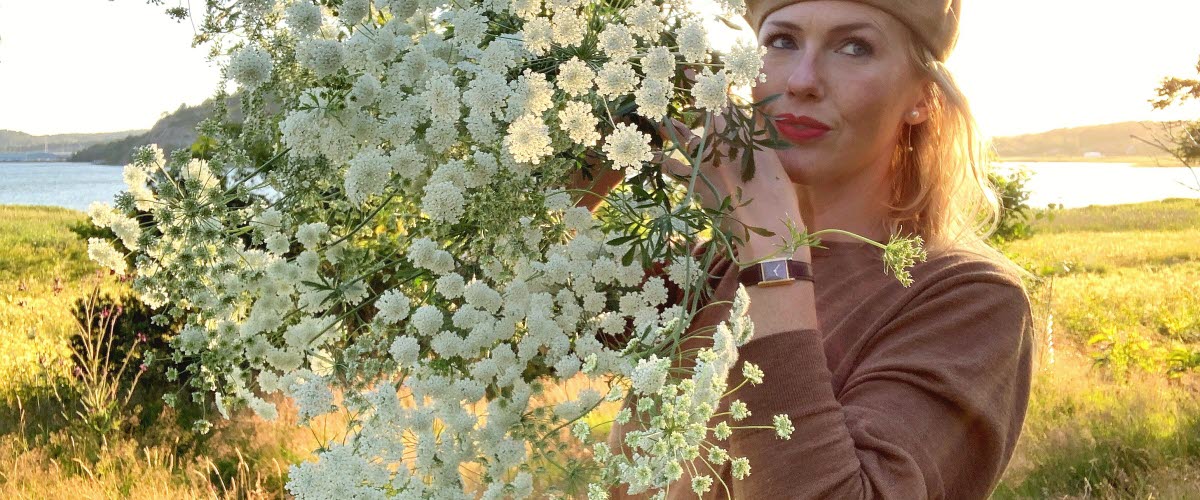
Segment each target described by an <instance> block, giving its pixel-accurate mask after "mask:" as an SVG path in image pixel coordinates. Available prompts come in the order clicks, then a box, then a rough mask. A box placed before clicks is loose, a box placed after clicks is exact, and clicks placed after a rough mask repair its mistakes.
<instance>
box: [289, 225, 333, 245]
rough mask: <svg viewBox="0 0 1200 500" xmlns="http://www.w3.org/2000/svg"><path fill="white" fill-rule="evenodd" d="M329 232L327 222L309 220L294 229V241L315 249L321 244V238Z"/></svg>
mask: <svg viewBox="0 0 1200 500" xmlns="http://www.w3.org/2000/svg"><path fill="white" fill-rule="evenodd" d="M328 234H329V224H326V223H324V222H311V223H308V224H303V225H301V226H300V229H298V230H296V241H299V242H300V244H301V245H304V248H307V249H309V250H316V249H317V248H318V247H319V246H320V245H321V240H323V239H324V238H325V236H326V235H328Z"/></svg>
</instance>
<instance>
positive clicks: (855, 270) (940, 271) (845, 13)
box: [610, 0, 1033, 499]
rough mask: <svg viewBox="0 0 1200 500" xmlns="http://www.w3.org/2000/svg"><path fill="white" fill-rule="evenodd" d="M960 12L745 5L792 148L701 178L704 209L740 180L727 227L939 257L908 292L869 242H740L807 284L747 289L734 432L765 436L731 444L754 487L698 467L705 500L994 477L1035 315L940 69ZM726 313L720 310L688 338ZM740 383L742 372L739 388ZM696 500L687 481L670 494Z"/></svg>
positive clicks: (1021, 393)
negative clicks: (757, 378)
mask: <svg viewBox="0 0 1200 500" xmlns="http://www.w3.org/2000/svg"><path fill="white" fill-rule="evenodd" d="M958 12H959V1H958V0H811V1H810V0H750V1H749V2H748V11H747V14H746V17H747V20H748V21H749V23H750V25H751V26H752V27H753V28H754V30H755V33H756V34H757V36H758V41H759V42H760V43H761V44H762V45H763V47H765V48H766V55H765V56H764V58H763V61H764V69H763V73H764V74H765V75H766V81H765V82H764V83H759V84H758V85H757V86H756V87H755V88H754V89H753V93H754V97H755V99H756V100H759V99H762V98H765V97H767V96H770V95H774V94H781V97H780V98H778V99H776V100H774V101H772V102H771V103H770V104H769V107H768V109H767V111H768V114H769V115H771V116H772V117H774V119H775V125H776V126H777V127H778V129H779V131H780V133H781V136H782V137H783V138H785V139H787V140H788V141H789V142H790V143H791V144H792V147H791V148H789V149H784V150H777V151H776V150H766V151H761V152H758V153H756V158H755V160H756V165H757V169H758V170H757V172H758V173H757V174H756V175H755V177H754V178H753V179H752V180H750V181H748V182H744V183H743V182H740V181H739V180H738V174H739V172H737V171H736V170H735V169H731V168H712V167H710V166H705V167H703V168H704V171H705V173H706V175H708V176H709V177H710V178H712V179H715V183H716V185H717V186H718V187H719V188H720V190H721V191H722V192H721V193H718V194H717V196H709V197H707V198H706V199H705V203H713V200H715V199H716V198H718V197H720V195H723V194H728V193H731V192H733V191H734V190H735V189H736V187H738V186H740V187H741V189H742V190H743V193H744V196H745V197H747V198H751V199H753V200H754V201H753V203H751V204H749V205H748V206H746V207H744V208H742V209H739V210H738V211H737V213H736V214H735V216H736V217H737V218H738V219H739V220H741V221H742V222H744V223H746V224H748V225H750V226H758V227H765V228H768V229H770V230H772V231H774V232H775V233H777V234H788V231H787V226H786V221H788V220H790V221H793V222H795V223H797V224H799V225H800V226H801V227H802V228H807V229H808V230H809V231H810V232H815V231H817V230H821V229H827V228H835V229H843V230H847V231H851V232H854V233H857V234H859V235H863V236H866V237H868V238H870V239H872V240H875V241H877V242H881V243H883V242H886V241H887V240H888V239H889V237H890V236H891V235H893V234H915V235H919V236H921V237H922V238H923V239H924V240H925V242H926V249H927V250H928V252H929V258H928V260H927V261H926V262H924V263H921V264H918V265H916V266H915V267H914V268H912V269H911V273H912V278H913V284H912V285H911V286H910V287H907V288H906V287H903V286H902V285H901V284H900V283H898V282H897V280H896V279H895V278H894V277H892V276H888V275H886V274H885V273H884V272H882V270H883V268H884V266H883V264H882V263H881V262H880V259H881V257H882V251H881V250H880V249H879V248H878V247H876V246H874V245H871V244H869V243H863V242H860V241H855V240H853V239H849V238H828V239H825V241H823V245H824V246H825V247H827V248H825V249H821V248H812V249H810V248H807V247H801V248H800V249H799V250H798V251H796V252H795V253H793V254H789V255H782V256H781V255H778V251H779V249H778V248H777V247H776V243H777V240H778V238H766V237H761V236H757V235H751V237H750V239H749V240H748V241H747V242H745V244H743V245H741V247H740V248H739V249H738V259H739V260H740V261H742V262H743V263H746V262H752V261H754V260H756V259H761V258H763V257H767V256H774V257H783V258H787V259H790V260H793V261H797V262H802V263H810V264H811V269H812V273H813V275H814V276H813V278H812V280H811V281H807V280H804V279H800V280H790V281H786V282H785V286H771V287H762V286H756V285H752V286H748V287H747V291H748V293H749V295H750V297H751V307H750V311H749V315H750V317H751V319H752V320H753V322H754V323H755V327H756V328H755V332H756V333H755V337H754V339H753V340H752V341H750V342H749V343H748V344H746V345H745V346H744V347H743V348H742V351H741V358H740V359H741V360H743V361H750V362H754V363H756V364H758V365H759V366H760V367H761V368H762V369H763V371H765V373H766V382H765V383H763V384H761V385H758V386H750V385H747V386H746V387H743V388H742V389H741V390H739V391H738V392H737V393H735V394H734V396H733V397H735V398H737V399H741V400H742V401H744V402H745V403H747V405H748V406H749V408H750V410H751V411H752V416H751V417H750V418H749V419H747V420H744V421H742V422H738V425H750V426H753V425H762V426H766V427H767V428H768V429H763V430H750V431H746V430H742V431H739V432H736V433H735V434H734V436H733V437H731V438H730V440H729V442H728V443H724V444H726V445H727V447H728V449H729V450H730V452H731V453H732V454H733V455H734V456H746V457H749V458H750V464H751V467H752V471H751V475H750V476H749V477H747V478H746V479H744V480H734V479H733V478H732V477H731V474H730V472H729V468H728V465H729V464H728V462H726V463H725V464H723V465H722V466H719V468H718V469H717V470H716V471H715V472H716V474H713V472H711V471H709V470H708V469H707V468H706V467H705V466H703V465H698V467H699V469H698V470H696V471H695V473H696V474H710V475H714V476H715V477H714V479H715V481H714V484H713V487H712V489H711V490H709V492H708V493H707V494H706V495H705V496H706V497H709V498H724V497H725V496H726V495H727V493H726V489H725V487H726V486H727V487H728V492H729V493H728V494H729V495H731V496H733V497H734V498H739V499H780V498H837V499H843V498H903V499H916V498H951V499H973V498H986V497H987V496H988V495H989V494H990V492H991V491H992V489H993V488H994V487H995V486H996V484H997V483H998V481H999V478H1000V476H1001V473H1002V472H1003V471H1004V468H1005V466H1006V465H1007V463H1008V461H1009V459H1010V457H1011V456H1012V453H1013V448H1014V446H1015V444H1016V442H1017V437H1018V435H1019V434H1020V430H1021V425H1022V422H1023V420H1024V416H1025V410H1026V405H1027V402H1028V398H1029V383H1030V376H1031V362H1032V361H1031V360H1032V349H1033V345H1032V340H1031V331H1030V325H1031V313H1030V309H1029V301H1028V298H1027V296H1026V293H1025V291H1024V289H1023V287H1022V284H1021V281H1020V275H1019V272H1018V271H1016V270H1014V266H1012V265H1011V263H1009V262H1007V261H1006V260H1005V259H1004V258H1003V257H1002V256H1000V255H998V254H997V253H996V252H994V251H990V250H989V249H988V248H987V246H986V245H985V244H984V243H983V235H985V234H987V232H988V231H989V230H990V229H991V227H993V221H994V219H995V217H996V212H997V202H996V197H995V196H994V194H992V193H991V191H990V189H991V188H990V186H989V184H988V182H987V176H986V172H985V171H984V163H983V162H982V161H981V158H980V155H981V150H980V146H979V145H978V144H977V143H976V140H977V132H976V130H975V127H974V122H973V119H972V117H971V114H970V111H969V109H968V107H967V104H966V101H965V99H964V97H963V96H962V94H961V92H960V91H959V89H958V88H957V86H955V84H954V82H953V80H952V78H951V76H950V74H949V73H948V72H947V70H946V68H945V66H943V64H942V63H943V62H944V61H945V59H946V57H947V56H948V55H949V53H950V51H951V49H952V48H953V45H954V42H955V39H956V37H957V29H958V19H957V14H958ZM680 132H685V130H682V129H681V130H680ZM676 167H679V165H676ZM797 269H798V268H797ZM742 271H743V270H742V269H739V268H738V266H736V265H730V264H729V263H722V264H720V265H718V266H717V267H716V268H714V273H715V275H716V276H717V277H719V283H717V284H716V291H715V297H716V298H717V299H718V300H730V299H731V298H732V296H733V294H734V292H735V291H736V288H737V285H738V280H739V274H743V273H742ZM754 272H757V269H751V270H750V273H754ZM744 276H746V275H745V274H743V277H744ZM743 281H746V280H745V279H743ZM749 281H753V280H749ZM727 315H728V307H725V308H715V307H713V308H709V310H708V311H705V312H704V313H702V314H701V316H699V317H698V318H697V319H696V321H695V322H694V323H693V325H692V326H693V328H696V327H697V326H698V325H705V324H707V325H711V324H715V323H716V322H719V321H721V320H722V319H724V318H725V317H727ZM740 376H741V370H740V367H735V368H734V370H733V372H732V373H731V375H730V383H729V386H730V387H736V386H737V385H738V384H739V383H740V382H741V380H740ZM728 403H729V401H725V402H724V404H726V405H727V404H728ZM779 413H786V414H788V415H790V417H791V419H792V421H793V423H794V426H795V432H794V433H793V434H792V436H791V439H790V440H786V441H783V440H780V439H778V438H777V437H776V436H775V434H774V432H773V431H772V430H770V429H769V428H770V426H771V417H772V416H773V415H775V414H779ZM622 434H623V431H622V429H614V431H613V433H612V435H611V436H610V444H612V445H613V446H614V447H615V446H618V444H619V443H620V439H621V435H622ZM710 439H712V438H711V436H710ZM614 449H620V448H614ZM723 484H724V486H723ZM613 493H614V496H616V497H618V498H621V497H623V496H624V495H623V494H622V493H623V492H622V491H614V492H613ZM694 495H695V494H694V493H692V492H691V481H690V479H689V478H688V477H686V475H685V478H684V479H683V480H681V481H679V482H677V483H676V485H675V486H673V487H672V488H671V492H670V496H671V497H673V498H689V497H694Z"/></svg>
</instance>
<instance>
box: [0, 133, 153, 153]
mask: <svg viewBox="0 0 1200 500" xmlns="http://www.w3.org/2000/svg"><path fill="white" fill-rule="evenodd" d="M145 132H146V131H145V130H144V129H143V130H124V131H121V132H104V133H100V134H52V135H32V134H26V133H25V132H17V131H15V130H0V153H12V154H16V153H74V152H76V151H79V150H81V149H84V148H86V147H88V146H91V145H93V144H99V143H102V142H109V141H115V140H120V139H124V138H126V137H129V136H131V135H138V134H141V133H145Z"/></svg>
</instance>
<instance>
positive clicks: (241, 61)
mask: <svg viewBox="0 0 1200 500" xmlns="http://www.w3.org/2000/svg"><path fill="white" fill-rule="evenodd" d="M271 68H272V64H271V56H270V55H268V54H267V53H266V52H264V51H263V50H262V49H260V48H258V47H255V46H250V47H244V48H242V49H241V50H239V51H237V53H235V54H234V55H233V58H231V59H230V60H229V75H230V76H231V77H233V79H234V80H237V81H238V83H240V84H242V86H243V87H245V88H249V89H254V88H257V87H259V86H260V85H262V84H264V83H266V82H267V81H269V80H270V79H271Z"/></svg>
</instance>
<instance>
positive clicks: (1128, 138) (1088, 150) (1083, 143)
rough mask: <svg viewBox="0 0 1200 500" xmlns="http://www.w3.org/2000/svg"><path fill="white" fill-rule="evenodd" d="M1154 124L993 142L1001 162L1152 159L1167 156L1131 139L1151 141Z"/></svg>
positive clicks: (1053, 132)
mask: <svg viewBox="0 0 1200 500" xmlns="http://www.w3.org/2000/svg"><path fill="white" fill-rule="evenodd" d="M1157 127H1158V124H1157V123H1155V122H1122V123H1111V124H1108V125H1092V126H1087V127H1075V128H1062V129H1057V130H1051V131H1049V132H1042V133H1040V134H1026V135H1017V136H1011V137H996V138H994V139H993V142H994V143H995V147H996V152H997V153H999V155H1000V158H1002V159H1004V158H1027V159H1031V158H1082V157H1085V156H1096V155H1095V154H1094V153H1099V154H1100V155H1102V156H1104V157H1114V156H1115V157H1135V156H1142V157H1151V156H1161V157H1166V156H1167V155H1166V154H1165V153H1163V152H1162V151H1159V150H1157V149H1155V148H1154V147H1153V146H1150V145H1149V144H1146V143H1144V142H1141V141H1139V140H1137V139H1134V138H1133V137H1132V136H1138V137H1142V138H1150V137H1151V135H1152V133H1153V132H1154V131H1156V130H1157Z"/></svg>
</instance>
